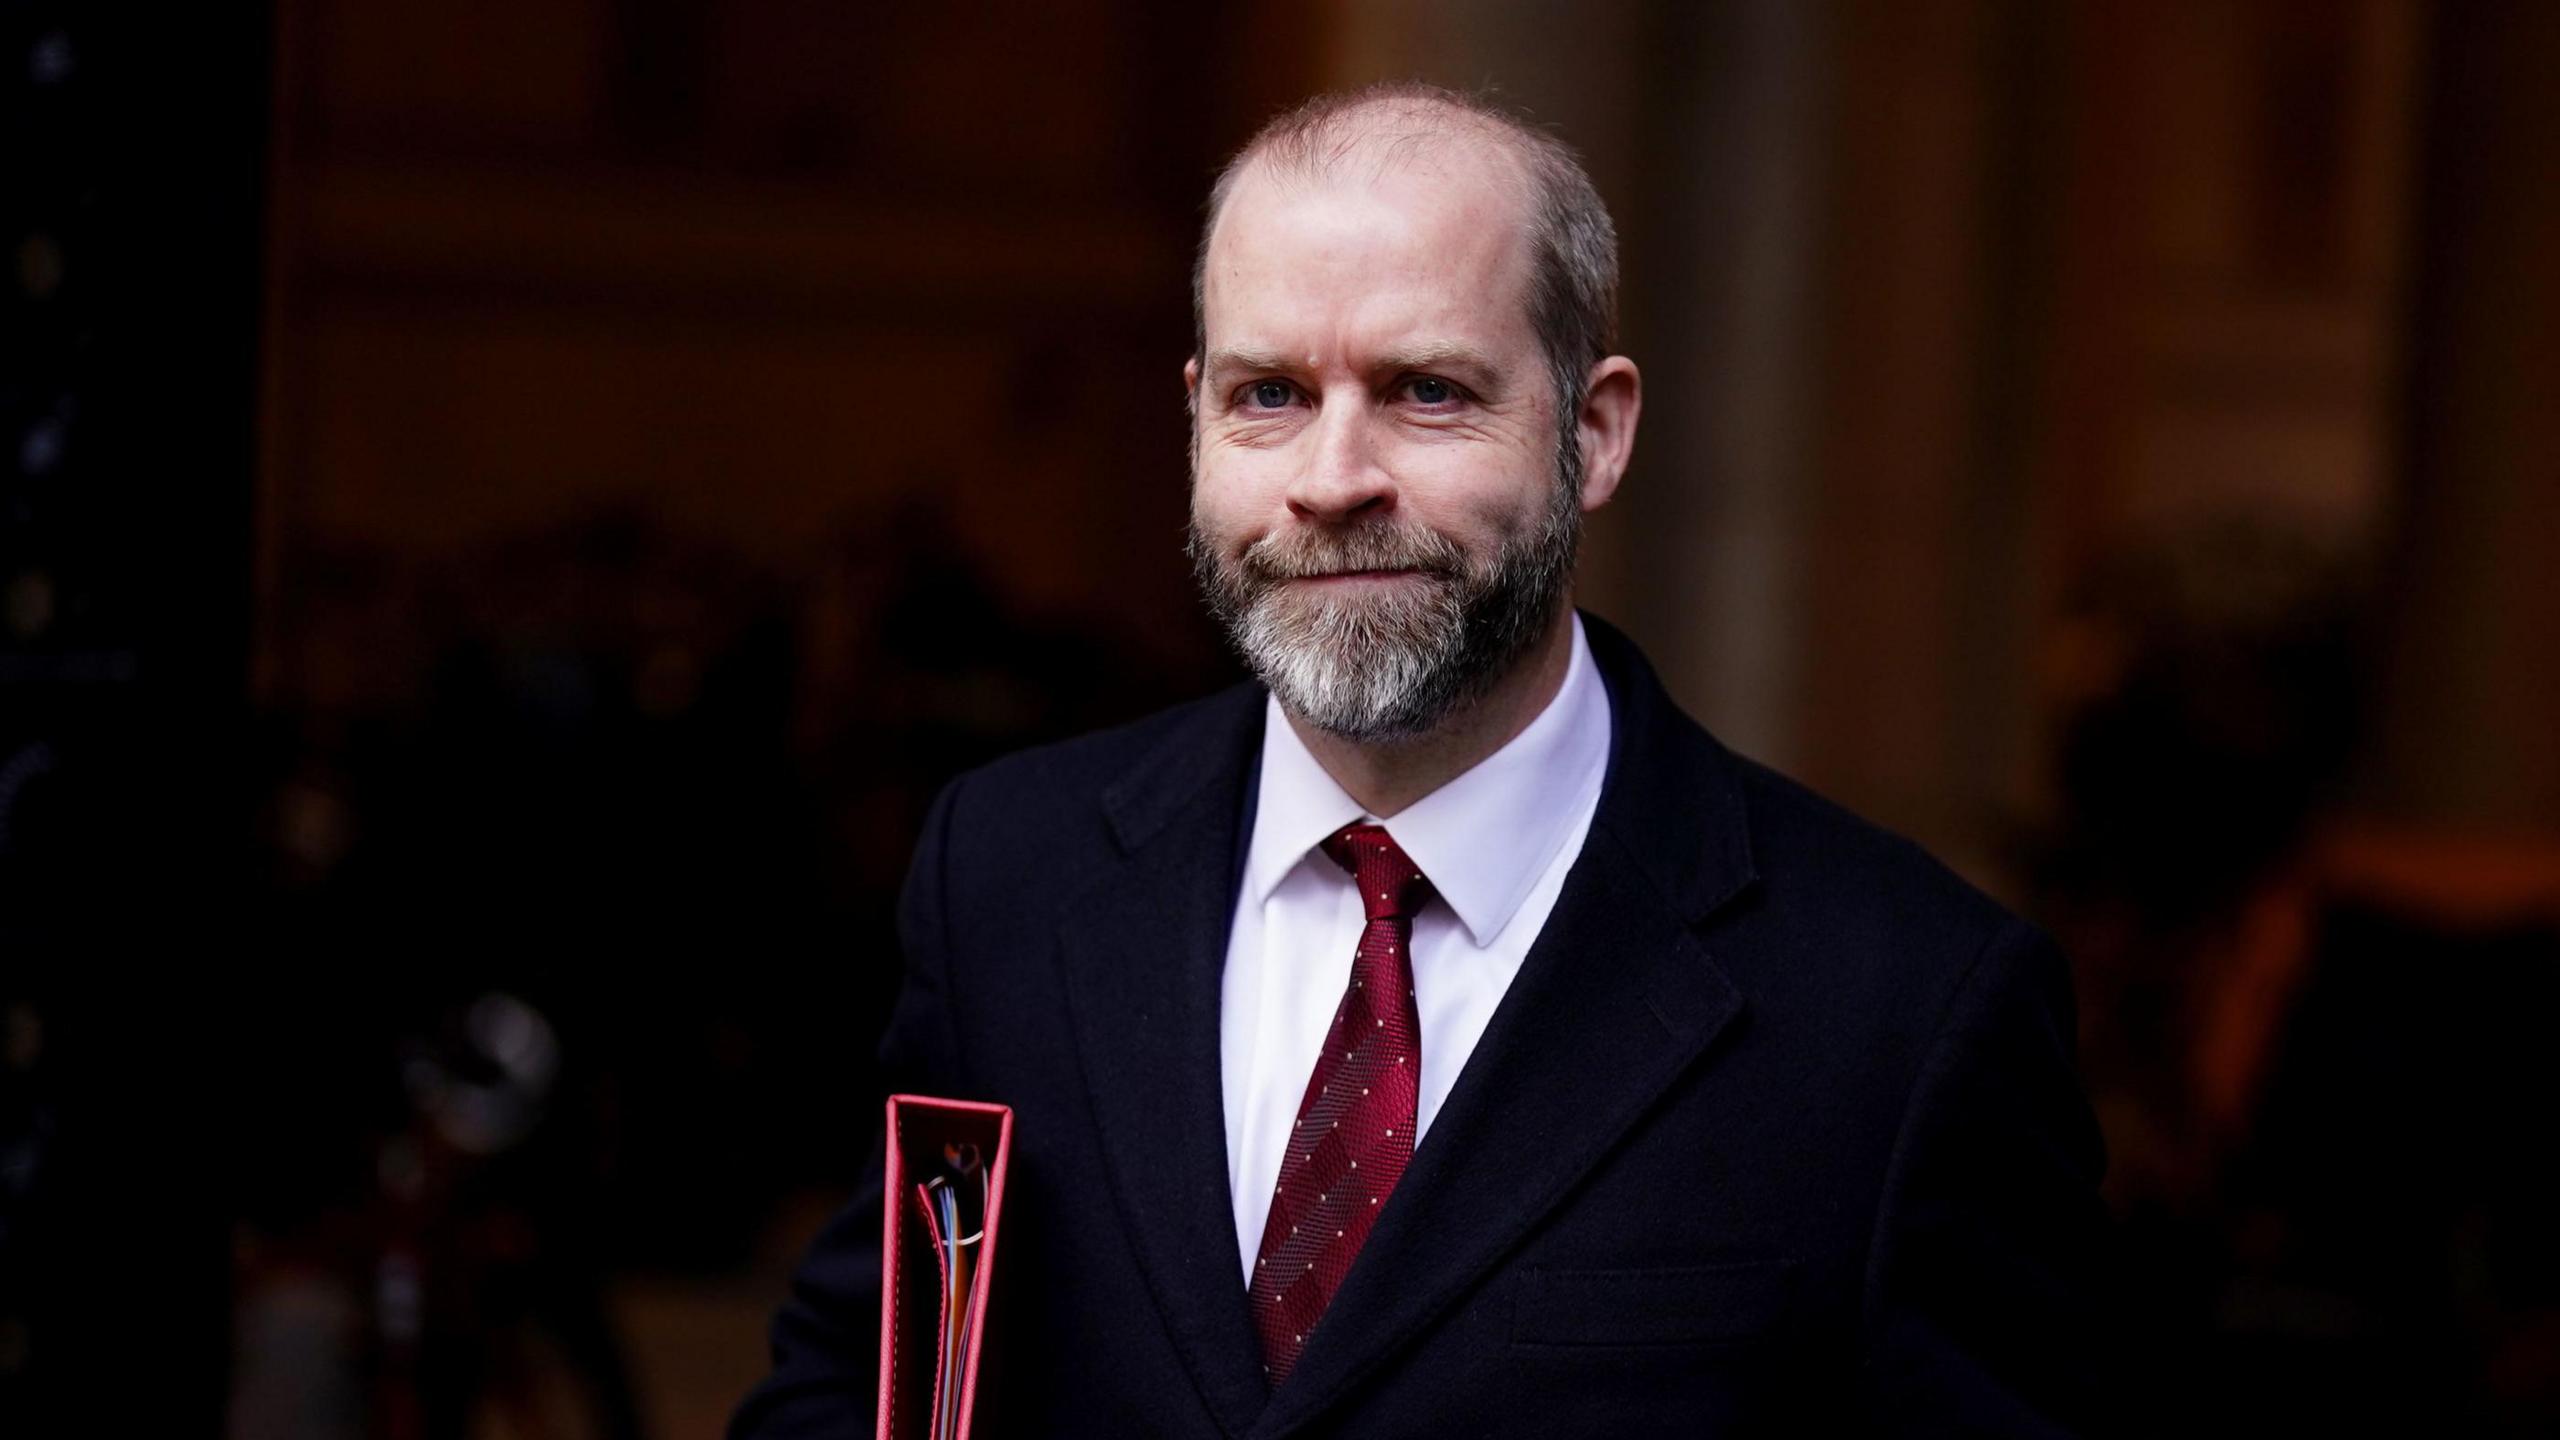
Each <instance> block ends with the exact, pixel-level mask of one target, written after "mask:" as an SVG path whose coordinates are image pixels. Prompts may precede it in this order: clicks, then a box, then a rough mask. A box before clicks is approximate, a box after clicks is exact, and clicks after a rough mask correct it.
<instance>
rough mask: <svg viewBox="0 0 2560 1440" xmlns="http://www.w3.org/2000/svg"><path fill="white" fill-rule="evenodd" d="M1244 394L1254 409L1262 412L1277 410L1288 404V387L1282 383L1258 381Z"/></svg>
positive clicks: (1277, 381)
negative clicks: (1249, 399) (1251, 402)
mask: <svg viewBox="0 0 2560 1440" xmlns="http://www.w3.org/2000/svg"><path fill="white" fill-rule="evenodd" d="M1246 394H1247V395H1248V396H1250V397H1251V399H1252V401H1253V403H1254V405H1255V406H1256V407H1258V408H1260V409H1264V410H1277V409H1279V408H1280V407H1281V406H1283V405H1286V404H1288V403H1289V387H1288V385H1287V383H1286V382H1284V381H1279V380H1264V381H1260V382H1258V383H1257V384H1255V385H1254V387H1253V388H1252V389H1251V390H1249V391H1247V392H1246Z"/></svg>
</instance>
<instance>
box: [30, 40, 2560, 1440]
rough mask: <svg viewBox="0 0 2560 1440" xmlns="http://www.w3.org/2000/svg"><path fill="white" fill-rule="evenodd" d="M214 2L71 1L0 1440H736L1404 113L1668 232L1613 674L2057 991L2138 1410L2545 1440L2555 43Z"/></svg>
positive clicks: (41, 513)
mask: <svg viewBox="0 0 2560 1440" xmlns="http://www.w3.org/2000/svg"><path fill="white" fill-rule="evenodd" d="M169 8H171V9H173V10H177V11H179V12H181V13H179V14H176V15H159V14H155V15H152V16H150V17H148V18H145V17H141V16H137V15H134V14H132V13H130V12H129V11H127V12H125V13H115V11H114V7H107V6H83V5H72V4H64V3H45V0H0V154H5V156H6V164H7V166H8V169H7V171H6V179H5V183H4V184H0V248H5V254H0V260H5V262H6V264H5V274H0V280H5V282H6V283H5V285H0V294H5V299H0V315H5V317H6V319H5V324H4V325H0V1433H6V1434H8V1435H10V1436H11V1437H16V1436H20V1435H50V1434H55V1433H75V1432H77V1433H90V1432H95V1431H98V1430H101V1429H104V1430H108V1431H113V1432H116V1433H134V1434H155V1435H172V1436H176V1435H215V1434H227V1435H230V1436H236V1437H259V1440H265V1437H285V1440H299V1437H312V1440H319V1437H351V1436H381V1437H396V1440H408V1437H437V1440H441V1437H462V1436H468V1437H589V1436H594V1437H633V1436H644V1435H645V1436H663V1437H677V1436H699V1435H708V1434H711V1433H713V1432H714V1431H715V1430H716V1428H717V1426H718V1424H719V1421H720V1418H721V1416H722V1415H723V1414H724V1413H725V1411H726V1409H727V1407H728V1406H729V1405H730V1404H731V1403H733V1402H734V1400H735V1399H736V1397H737V1396H738V1395H739V1394H740V1393H741V1392H742V1391H743V1389H744V1388H745V1387H746V1386H747V1385H748V1384H749V1383H750V1382H751V1381H752V1380H753V1379H754V1378H755V1376H756V1375H757V1374H758V1373H759V1371H760V1368H761V1366H762V1363H763V1360H762V1326H763V1321H764V1317H765V1314H766V1312H767V1311H768V1310H769V1308H770V1307H771V1305H772V1304H773V1303H774V1302H775V1301H776V1300H777V1299H778V1297H779V1296H780V1294H781V1293H782V1285H783V1278H782V1277H783V1276H784V1275H785V1274H786V1273H787V1269H788V1266H789V1263H790V1260H791V1257H792V1256H793V1254H794V1253H795V1251H796V1250H797V1248H798V1247H799V1246H800V1244H801V1243H802V1242H803V1241H804V1240H805V1238H806V1237H807V1236H808V1234H809V1233H810V1232H811V1230H812V1229H813V1228H814V1226H815V1225H816V1224H817V1223H818V1221H819V1220H820V1218H822V1217H823V1216H824V1215H825V1214H826V1213H827V1211H828V1210H829V1209H830V1208H831V1207H832V1206H833V1205H835V1204H836V1203H838V1202H839V1201H840V1200H841V1199H842V1198H843V1196H844V1194H845V1193H846V1187H848V1186H849V1185H850V1184H851V1183H852V1178H853V1176H854V1174H855V1171H856V1169H857V1166H858V1164H859V1163H860V1160H861V1157H862V1154H863V1151H864V1150H865V1148H866V1147H867V1146H868V1145H870V1144H872V1143H875V1142H874V1139H873V1133H874V1129H875V1127H876V1123H877V1121H876V1115H877V1108H876V1107H877V1102H878V1091H877V1086H876V1085H875V1084H874V1081H873V1077H872V1075H871V1069H870V1058H869V1048H870V1041H871V1038H872V1036H873V1034H874V1033H875V1031H876V1029H877V1026H878V1024H879V1022H880V1019H881V1016H882V1012H883V1007H884V1005H885V1003H886V1000H887V996H888V993H889V988H890V986H891V985H892V984H893V983H894V968H895V951H894V938H893V936H892V934H891V931H890V926H889V913H890V907H891V904H892V901H893V898H894V894H895V890H896V887H897V884H898V881H899V878H900V875H901V871H902V869H903V866H904V864H905V859H906V853H907V848H908V846H909V845H910V843H911V841H912V837H913V833H914V829H915V826H916V824H917V822H918V820H919V819H920V816H921V813H922V809H923V807H924V805H925V804H926V802H927V801H928V800H929V799H930V797H931V796H932V794H933V792H934V790H935V788H936V787H937V786H938V785H939V784H940V783H941V782H942V781H943V780H944V779H946V778H947V777H948V776H950V775H951V774H952V773H954V772H955V771H956V770H958V769H959V768H961V767H964V766H967V765H969V764H972V763H974V762H976V761H978V760H981V759H983V758H986V757H989V756H991V755H994V754H996V753H998V752H1000V751H1003V750H1006V749H1009V748H1012V747H1016V746H1019V745H1022V744H1026V743H1030V742H1034V741H1037V740H1041V739H1044V738H1048V737H1053V736H1057V735H1061V734H1065V733H1070V732H1073V731H1076V730H1079V729H1083V728H1088V727H1091V726H1094V725H1098V724H1104V723H1108V722H1112V721H1115V720H1119V719H1123V718H1127V717H1130V716H1134V715H1136V714H1139V713H1141V712H1143V711H1145V710H1148V709H1150V708H1152V707H1155V706H1157V705H1159V704H1162V703H1164V702H1167V701H1170V700H1173V699H1177V698H1181V697H1184V696H1187V695H1189V694H1193V693H1196V692H1198V691H1200V690H1203V689H1205V688H1208V687H1210V686H1213V685H1216V684H1219V683H1222V682H1223V681H1225V680H1227V679H1229V678H1231V677H1232V676H1233V674H1234V673H1235V672H1234V670H1233V668H1232V665H1231V662H1229V661H1228V660H1227V659H1226V658H1224V656H1223V655H1222V653H1221V651H1220V649H1219V646H1218V644H1217V641H1216V638H1215V636H1214V634H1213V632H1212V631H1211V630H1210V629H1209V627H1208V626H1207V624H1206V623H1205V622H1204V621H1203V620H1201V619H1200V618H1199V617H1198V616H1197V614H1196V609H1195V607H1194V605H1193V604H1192V601H1191V598H1190V593H1189V584H1188V579H1187V575H1186V572H1185V569H1184V566H1183V563H1182V561H1181V558H1180V555H1179V553H1178V551H1179V538H1180V528H1181V524H1182V518H1183V514H1184V507H1185V500H1184V472H1183V461H1182V454H1183V449H1182V425H1183V420H1182V411H1181V402H1180V397H1181V392H1180V390H1179V380H1178V372H1179V365H1180V362H1181V359H1182V356H1183V353H1184V351H1185V349H1186V348H1187V344H1188V338H1189V337H1188V314H1187V294H1186V288H1185V281H1186V267H1187V263H1188V252H1189V247H1190V245H1191V243H1192V240H1193V233H1194V228H1195V226H1196V224H1197V220H1198V214H1199V206H1200V202H1201V198H1202V195H1203V192H1204V191H1205V188H1206V184H1207V181H1208V179H1209V177H1210V175H1211V174H1212V173H1213V172H1214V170H1215V168H1216V166H1217V165H1218V163H1219V162H1220V160H1221V159H1222V158H1223V156H1224V155H1225V154H1226V153H1227V152H1228V151H1229V150H1231V149H1232V148H1233V147H1234V146H1235V145H1236V144H1237V143H1239V142H1240V141H1241V140H1242V139H1243V138H1244V137H1245V135H1247V134H1248V133H1249V132H1250V131H1251V130H1252V128H1253V127H1254V126H1255V125H1256V124H1257V123H1258V122H1259V121H1260V120H1261V119H1262V118H1263V117H1264V116H1266V115H1267V114H1268V113H1270V112H1271V111H1272V110H1273V109H1275V108H1277V107H1279V106H1281V105H1283V104H1285V103H1287V102H1289V101H1291V100H1293V99H1295V98H1297V97H1298V96H1301V95H1303V94H1305V93H1307V92H1309V91H1312V90H1317V89H1322V88H1327V87H1332V86H1336V85H1341V84H1348V83H1356V82H1360V81H1365V80H1369V79H1375V78H1382V77H1395V76H1407V75H1419V76H1422V77H1424V78H1428V79H1433V80H1437V81H1441V82H1443V83H1450V84H1457V85H1464V86H1478V85H1492V86H1494V87H1497V89H1498V90H1499V92H1500V93H1501V94H1503V95H1504V96H1507V97H1508V98H1509V99H1511V100H1512V101H1514V102H1516V103H1517V104H1519V105H1522V106H1524V107H1526V108H1527V109H1528V110H1530V111H1531V112H1532V113H1533V114H1535V115H1536V116H1538V117H1540V118H1542V119H1544V120H1546V121H1548V122H1550V123H1551V124H1553V125H1555V126H1557V127H1558V128H1560V129H1561V130H1562V131H1563V132H1564V133H1565V134H1566V135H1567V136H1568V138H1570V139H1571V140H1573V141H1574V142H1575V143H1576V144H1577V145H1579V146H1580V147H1581V148H1582V149H1583V150H1584V151H1585V153H1586V154H1587V156H1588V157H1589V160H1590V163H1591V166H1592V169H1593V171H1594V173H1595V175H1596V176H1597V178H1598V179H1599V181H1600V184H1601V188H1602V190H1603V192H1604V193H1605V194H1606V195H1607V197H1608V198H1609V200H1610V203H1611V205H1612V207H1613V208H1614V209H1615V211H1616V213H1617V216H1618V219H1619V223H1620V226H1621V230H1622V233H1623V236H1624V240H1625V250H1626V296H1627V304H1626V316H1625V328H1626V332H1627V333H1626V342H1627V348H1628V350H1629V351H1630V352H1631V353H1632V354H1634V355H1635V356H1636V357H1637V358H1638V359H1639V360H1640V361H1641V362H1642V364H1643V365H1644V367H1645V372H1646V376H1647V381H1648V386H1647V388H1648V397H1649V400H1650V405H1649V407H1648V409H1649V413H1648V416H1647V423H1646V426H1645V432H1644V437H1643V444H1642V446H1641V448H1640V451H1639V455H1638V459H1637V467H1636V471H1635V473H1634V474H1633V476H1632V477H1631V478H1630V481H1629V483H1628V486H1627V488H1626V490H1625V491H1624V492H1623V493H1622V498H1621V499H1620V501H1619V502H1618V504H1617V505H1616V506H1615V507H1613V509H1612V510H1611V511H1610V512H1608V513H1607V514H1604V515H1603V516H1601V517H1600V518H1599V520H1598V521H1597V523H1596V525H1595V527H1594V530H1593V533H1592V535H1591V539H1590V544H1589V549H1588V553H1587V556H1586V560H1585V565H1584V578H1583V595H1584V599H1585V603H1586V604H1588V605H1590V606H1591V607H1592V608H1594V609H1595V610H1597V611H1599V612H1600V613H1602V614H1605V615H1608V616H1610V617H1611V618H1613V619H1615V620H1617V621H1618V622H1620V623H1621V624H1622V625H1624V626H1625V627H1626V628H1627V629H1629V630H1630V631H1632V632H1633V633H1634V634H1635V635H1636V636H1637V637H1638V638H1639V639H1640V640H1641V641H1642V642H1643V643H1644V644H1645V645H1646V646H1647V647H1648V649H1649V650H1650V652H1651V654H1652V656H1653V658H1654V659H1655V661H1656V662H1657V664H1659V665H1660V666H1661V667H1662V668H1663V670H1664V672H1665V675H1666V678H1667V679H1668V680H1669V682H1670V683H1671V685H1672V688H1673V689H1674V691H1675V692H1676V693H1678V694H1679V695H1680V696H1681V697H1682V698H1683V699H1684V700H1685V702H1686V703H1688V704H1689V705H1690V707H1691V708H1692V709H1693V710H1694V711H1695V712H1696V713H1697V714H1699V715H1700V716H1701V717H1702V718H1703V719H1705V720H1706V721H1707V722H1708V723H1709V724H1710V725H1711V726H1713V727H1714V728H1716V729H1717V730H1718V731H1719V732H1720V733H1721V734H1722V735H1723V736H1724V738H1725V739H1726V740H1727V741H1728V742H1730V743H1733V744H1735V745H1737V746H1738V747H1740V748H1743V749H1745V750H1747V751H1750V752H1752V753H1754V754H1757V755H1759V756H1760V757H1762V758H1764V759H1767V760H1769V761H1771V762H1773V763H1775V764H1777V765H1779V766H1781V767H1782V768H1785V769H1788V770H1790V771H1792V772H1794V773H1796V774H1797V775H1799V776H1801V777H1803V778H1804V779H1806V780H1808V781H1810V782H1811V783H1813V784H1814V785H1816V786H1817V787H1819V788H1821V789H1824V790H1826V791H1828V792H1830V793H1831V794H1833V795H1835V796H1836V797H1838V798H1840V799H1841V800H1843V801H1845V802H1847V803H1849V804H1851V805H1852V806H1854V807H1856V808H1858V809H1860V810H1862V811H1865V812H1867V813H1869V814H1871V815H1873V816H1875V817H1876V818H1878V819H1880V820H1883V821H1884V822H1886V823H1888V824H1891V825H1893V826H1895V827H1897V828H1899V829H1902V830H1905V831H1907V832H1909V833H1911V834H1912V835H1914V836H1916V837H1917V838H1919V839H1920V840H1922V841H1923V842H1925V843H1927V844H1928V845H1929V846H1931V847H1932V848H1933V849H1935V850H1936V851H1938V852H1939V853H1940V854H1941V855H1943V856H1946V857H1947V858H1948V859H1949V860H1950V861H1951V862H1952V863H1954V864H1956V865H1957V866H1958V867H1959V868H1960V869H1962V870H1964V871H1965V872H1966V873H1967V874H1968V875H1970V876H1971V877H1973V878H1974V879H1976V880H1977V881H1978V882H1979V883H1981V884H1983V885H1984V886H1986V887H1988V888H1990V889H1991V890H1993V891H1994V892H1996V893H1998V894H2000V895H2002V896H2003V897H2004V898H2006V899H2008V900H2010V901H2011V902H2012V903H2014V904H2017V905H2019V906H2021V907H2023V908H2024V909H2026V910H2027V911H2028V912H2029V913H2030V914H2032V915H2033V916H2035V917H2036V918H2037V919H2039V920H2040V921H2041V922H2042V923H2044V924H2045V925H2047V926H2048V927H2050V928H2052V929H2053V930H2054V931H2055V932H2056V933H2057V934H2059V935H2060V936H2061V937H2062V939H2063V940H2064V942H2065V944H2066V945H2067V946H2068V948H2069V949H2070V950H2071V951H2072V953H2073V955H2074V957H2075V961H2076V963H2077V965H2078V967H2079V973H2080V991H2081V1003H2082V1015H2081V1028H2082V1035H2083V1054H2084V1061H2085V1068H2086V1071H2087V1076H2088V1080H2089V1084H2090V1087H2091V1090H2092V1093H2093V1096H2094V1097H2095V1099H2096V1100H2097V1102H2098V1106H2099V1109H2100V1113H2101V1116H2102V1118H2103V1120H2104V1122H2105V1125H2106V1128H2107V1132H2108V1138H2109V1142H2110V1148H2111V1151H2112V1157H2113V1159H2112V1166H2111V1173H2110V1181H2109V1185H2110V1200H2111V1201H2112V1203H2113V1204H2114V1206H2115V1208H2116V1209H2117V1211H2118V1213H2119V1214H2120V1215H2122V1216H2123V1217H2124V1221H2125V1223H2124V1227H2123V1234H2124V1239H2125V1242H2126V1251H2127V1257H2126V1258H2127V1264H2126V1279H2127V1285H2126V1291H2125V1296H2124V1299H2123V1302H2122V1305H2121V1311H2122V1314H2123V1317H2124V1319H2125V1320H2126V1322H2127V1323H2126V1327H2125V1328H2126V1336H2127V1338H2126V1340H2125V1342H2124V1343H2125V1347H2126V1349H2125V1355H2124V1359H2125V1361H2126V1365H2125V1369H2126V1372H2127V1374H2128V1376H2129V1385H2128V1394H2127V1400H2126V1404H2127V1406H2128V1410H2129V1413H2131V1414H2132V1415H2134V1416H2135V1417H2136V1418H2140V1419H2143V1420H2146V1421H2147V1422H2148V1423H2150V1424H2152V1425H2155V1426H2157V1427H2159V1428H2160V1429H2162V1430H2164V1431H2170V1432H2174V1433H2180V1434H2198V1433H2205V1434H2215V1433H2243V1432H2248V1433H2265V1432H2267V1431H2269V1430H2273V1429H2278V1428H2282V1429H2285V1430H2303V1431H2308V1430H2311V1429H2313V1428H2314V1427H2323V1428H2330V1429H2339V1428H2344V1429H2356V1430H2361V1429H2373V1428H2382V1427H2389V1428H2394V1429H2399V1430H2403V1431H2409V1432H2414V1433H2430V1434H2448V1433H2471V1434H2548V1433H2554V1432H2555V1431H2560V1238H2555V1237H2560V1232H2555V1230H2554V1228H2553V1227H2552V1226H2551V1224H2550V1223H2549V1222H2550V1220H2551V1217H2553V1216H2554V1215H2555V1213H2560V1164H2555V1154H2554V1146H2553V1142H2552V1141H2551V1139H2550V1138H2549V1131H2550V1129H2551V1122H2550V1120H2549V1118H2548V1117H2549V1115H2550V1114H2551V1113H2552V1111H2553V1109H2554V1101H2555V1099H2560V1060H2555V1059H2554V1055H2555V1053H2560V1052H2555V1047H2554V1046H2553V1045H2552V1044H2550V1043H2549V1042H2548V1040H2547V1038H2546V1035H2545V1032H2546V1030H2547V1029H2548V1028H2549V1026H2550V1024H2551V1019H2550V1017H2552V1016H2553V1015H2554V1014H2555V1013H2560V1011H2555V1003H2560V744H2555V743H2554V742H2555V737H2560V582H2555V580H2554V578H2553V577H2554V572H2555V571H2560V458H2555V457H2560V184H2555V183H2554V181H2555V176H2560V83H2555V77H2560V5H2552V4H2545V3H2540V0H2513V3H2496V0H2445V3H2439V4H2423V3H2418V0H2170V3H2163V0H1820V3H1815V0H1731V3H1719V4H1689V3H1674V0H1586V3H1578V4H1563V3H1540V0H1489V3H1481V4H1462V3H1457V0H1407V3H1399V4H1361V3H1353V0H1327V3H1312V4H1298V5H1291V6H1285V7H1284V6H1253V5H1247V6H1202V7H1182V8H1178V9H1177V8H1175V7H1170V6H1161V5H1152V4H1143V3H1133V0H1073V3H1049V4H1043V5H1037V6H1033V5H1022V6H983V5H982V6H950V7H937V6H900V7H886V6H883V7H870V6H857V5H851V4H845V3H841V0H763V3H752V4H750V3H714V0H505V3H498V0H447V3H444V4H439V5H433V6H393V5H377V4H363V3H357V0H272V3H270V4H269V5H268V6H266V7H265V8H263V9H261V8H259V7H255V6H250V7H236V6H235V7H211V6H191V7H169ZM217 12H219V13H217Z"/></svg>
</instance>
